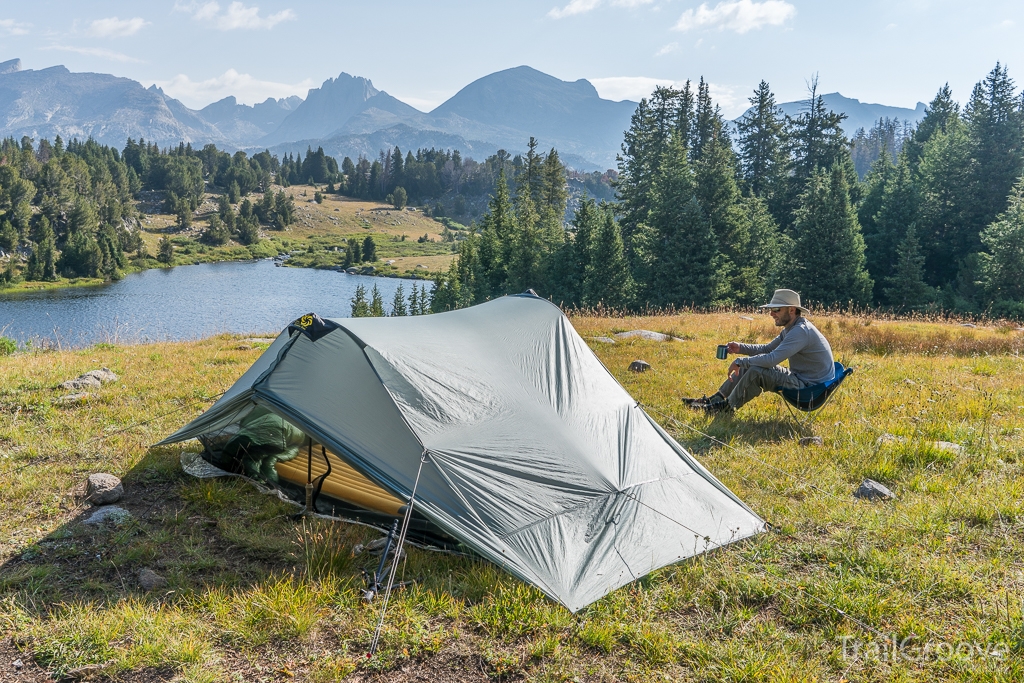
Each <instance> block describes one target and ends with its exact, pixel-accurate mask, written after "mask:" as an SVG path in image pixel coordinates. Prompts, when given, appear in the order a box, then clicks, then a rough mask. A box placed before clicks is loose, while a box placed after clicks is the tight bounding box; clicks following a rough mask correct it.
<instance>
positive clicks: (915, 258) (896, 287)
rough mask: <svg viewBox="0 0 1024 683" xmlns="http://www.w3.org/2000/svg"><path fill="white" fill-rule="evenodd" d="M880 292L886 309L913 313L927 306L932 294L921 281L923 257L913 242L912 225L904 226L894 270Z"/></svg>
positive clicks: (917, 245) (897, 248)
mask: <svg viewBox="0 0 1024 683" xmlns="http://www.w3.org/2000/svg"><path fill="white" fill-rule="evenodd" d="M885 283H886V284H887V285H888V286H887V287H886V288H885V289H884V293H885V298H886V300H887V301H888V302H889V305H890V306H894V307H896V308H899V309H902V310H914V309H917V308H920V307H921V306H924V305H925V304H928V303H930V302H931V301H932V300H933V299H934V296H935V290H934V289H932V288H931V287H929V286H928V285H927V284H926V283H925V281H924V255H923V254H922V253H921V243H920V242H919V241H918V239H917V228H916V226H915V225H914V223H910V224H909V225H907V230H906V232H905V233H904V235H903V239H902V241H900V243H899V244H898V245H897V246H896V266H895V268H893V270H892V274H891V275H889V276H887V277H886V278H885Z"/></svg>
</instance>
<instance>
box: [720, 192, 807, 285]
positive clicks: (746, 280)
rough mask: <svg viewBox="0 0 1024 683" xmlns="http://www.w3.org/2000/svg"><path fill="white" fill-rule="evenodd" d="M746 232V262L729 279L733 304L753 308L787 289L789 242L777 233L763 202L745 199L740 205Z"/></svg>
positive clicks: (756, 198) (790, 244)
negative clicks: (773, 293) (747, 229)
mask: <svg viewBox="0 0 1024 683" xmlns="http://www.w3.org/2000/svg"><path fill="white" fill-rule="evenodd" d="M740 207H741V210H742V211H743V212H744V214H745V215H746V221H747V225H748V226H749V231H750V241H749V247H748V254H747V259H746V261H745V263H744V264H743V265H741V267H739V268H738V270H737V272H736V274H735V275H734V277H733V298H734V299H735V301H736V303H739V304H746V305H754V304H757V303H759V302H763V301H765V300H767V299H769V298H771V295H772V292H774V291H775V290H776V289H780V288H785V287H789V283H788V282H787V281H786V280H787V278H788V277H789V269H788V265H789V255H790V254H791V253H792V251H793V250H792V242H793V241H792V240H791V239H790V238H789V237H788V236H786V235H784V234H782V233H781V232H780V231H779V226H778V225H776V223H775V220H774V219H773V218H772V215H771V213H770V212H769V211H768V207H767V205H766V203H765V202H764V201H762V200H761V199H760V198H758V197H746V198H745V199H743V200H742V203H741V205H740Z"/></svg>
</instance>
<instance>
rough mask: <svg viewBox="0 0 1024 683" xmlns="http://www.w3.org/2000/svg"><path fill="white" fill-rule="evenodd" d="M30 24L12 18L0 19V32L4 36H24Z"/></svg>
mask: <svg viewBox="0 0 1024 683" xmlns="http://www.w3.org/2000/svg"><path fill="white" fill-rule="evenodd" d="M31 25H32V24H24V23H22V22H20V21H15V20H14V19H0V33H3V35H6V36H24V35H27V34H28V27H29V26H31Z"/></svg>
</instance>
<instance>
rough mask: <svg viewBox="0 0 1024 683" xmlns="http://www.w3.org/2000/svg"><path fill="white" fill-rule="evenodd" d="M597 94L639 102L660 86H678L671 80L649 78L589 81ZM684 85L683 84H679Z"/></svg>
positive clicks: (634, 77) (613, 77)
mask: <svg viewBox="0 0 1024 683" xmlns="http://www.w3.org/2000/svg"><path fill="white" fill-rule="evenodd" d="M588 80H589V81H590V82H591V83H592V84H593V86H594V87H595V88H597V94H598V95H600V96H601V97H603V98H604V99H606V100H615V101H616V102H618V101H621V100H633V101H634V102H639V101H640V100H641V99H642V98H644V97H648V96H649V95H650V94H651V93H652V92H654V89H655V88H656V87H658V86H659V85H663V86H669V85H676V81H673V80H672V79H671V78H650V77H648V76H611V77H609V78H590V79H588ZM679 85H682V84H679Z"/></svg>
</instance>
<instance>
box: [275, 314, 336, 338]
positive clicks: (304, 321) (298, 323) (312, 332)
mask: <svg viewBox="0 0 1024 683" xmlns="http://www.w3.org/2000/svg"><path fill="white" fill-rule="evenodd" d="M339 327H341V326H340V325H338V323H336V322H332V321H330V320H324V319H323V318H321V317H320V316H318V315H317V314H316V313H307V314H306V315H304V316H302V317H301V318H297V319H296V320H295V321H294V322H292V324H291V325H289V326H288V333H289V334H291V333H292V332H295V331H298V332H301V333H302V334H304V335H306V336H307V337H309V340H310V341H316V340H317V339H319V338H320V337H322V336H324V335H325V334H327V333H329V332H331V331H332V330H336V329H338V328H339Z"/></svg>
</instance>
